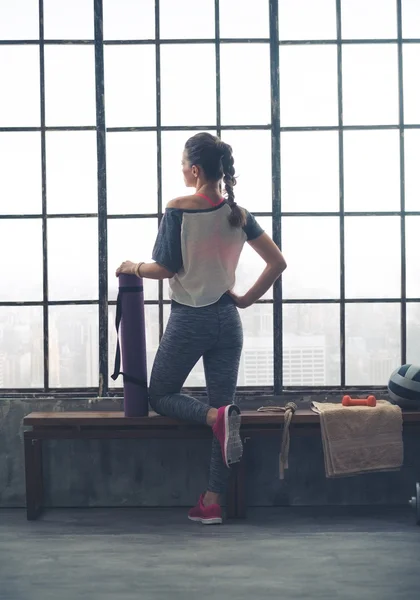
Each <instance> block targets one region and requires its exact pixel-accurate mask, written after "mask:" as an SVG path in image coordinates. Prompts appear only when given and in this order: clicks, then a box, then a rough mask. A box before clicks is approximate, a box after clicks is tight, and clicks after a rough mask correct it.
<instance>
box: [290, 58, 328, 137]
mask: <svg viewBox="0 0 420 600" xmlns="http://www.w3.org/2000/svg"><path fill="white" fill-rule="evenodd" d="M280 117H281V124H282V126H283V127H293V126H301V127H304V126H309V127H310V126H315V125H319V126H321V125H337V119H338V109H337V50H336V48H335V47H333V48H332V47H329V46H310V47H306V46H290V47H289V46H282V47H281V48H280Z"/></svg>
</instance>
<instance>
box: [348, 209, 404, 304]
mask: <svg viewBox="0 0 420 600" xmlns="http://www.w3.org/2000/svg"><path fill="white" fill-rule="evenodd" d="M345 236H346V239H345V251H346V255H345V267H346V296H347V298H398V297H399V296H400V294H401V235H400V220H399V218H398V217H346V224H345Z"/></svg>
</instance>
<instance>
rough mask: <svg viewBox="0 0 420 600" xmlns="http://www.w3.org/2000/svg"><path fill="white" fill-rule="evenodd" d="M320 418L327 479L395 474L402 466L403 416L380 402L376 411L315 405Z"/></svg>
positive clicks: (367, 408)
mask: <svg viewBox="0 0 420 600" xmlns="http://www.w3.org/2000/svg"><path fill="white" fill-rule="evenodd" d="M312 410H313V411H314V412H317V413H318V414H319V415H320V421H321V435H322V444H323V447H324V459H325V472H326V476H327V477H344V476H349V475H361V474H363V473H371V472H376V471H395V470H398V469H400V468H401V466H402V464H403V459H404V454H403V441H402V428H403V421H402V413H401V409H400V408H399V407H398V406H394V405H392V404H391V403H390V402H387V401H386V400H379V401H378V402H377V404H376V407H374V408H372V407H367V406H342V405H341V404H329V403H322V402H313V403H312Z"/></svg>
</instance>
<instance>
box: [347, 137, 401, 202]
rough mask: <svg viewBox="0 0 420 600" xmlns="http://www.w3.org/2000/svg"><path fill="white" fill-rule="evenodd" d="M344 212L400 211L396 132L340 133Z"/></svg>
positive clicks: (398, 160)
mask: <svg viewBox="0 0 420 600" xmlns="http://www.w3.org/2000/svg"><path fill="white" fill-rule="evenodd" d="M344 200H345V210H347V211H382V210H384V211H389V210H400V206H401V203H400V147H399V133H398V131H345V132H344Z"/></svg>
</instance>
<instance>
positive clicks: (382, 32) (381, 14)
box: [341, 0, 397, 39]
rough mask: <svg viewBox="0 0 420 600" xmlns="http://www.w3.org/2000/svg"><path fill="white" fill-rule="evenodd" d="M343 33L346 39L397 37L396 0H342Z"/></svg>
mask: <svg viewBox="0 0 420 600" xmlns="http://www.w3.org/2000/svg"><path fill="white" fill-rule="evenodd" d="M341 35H342V37H343V38H344V39H357V38H369V39H386V38H396V37H397V5H396V2H395V0H369V2H366V0H341Z"/></svg>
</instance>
